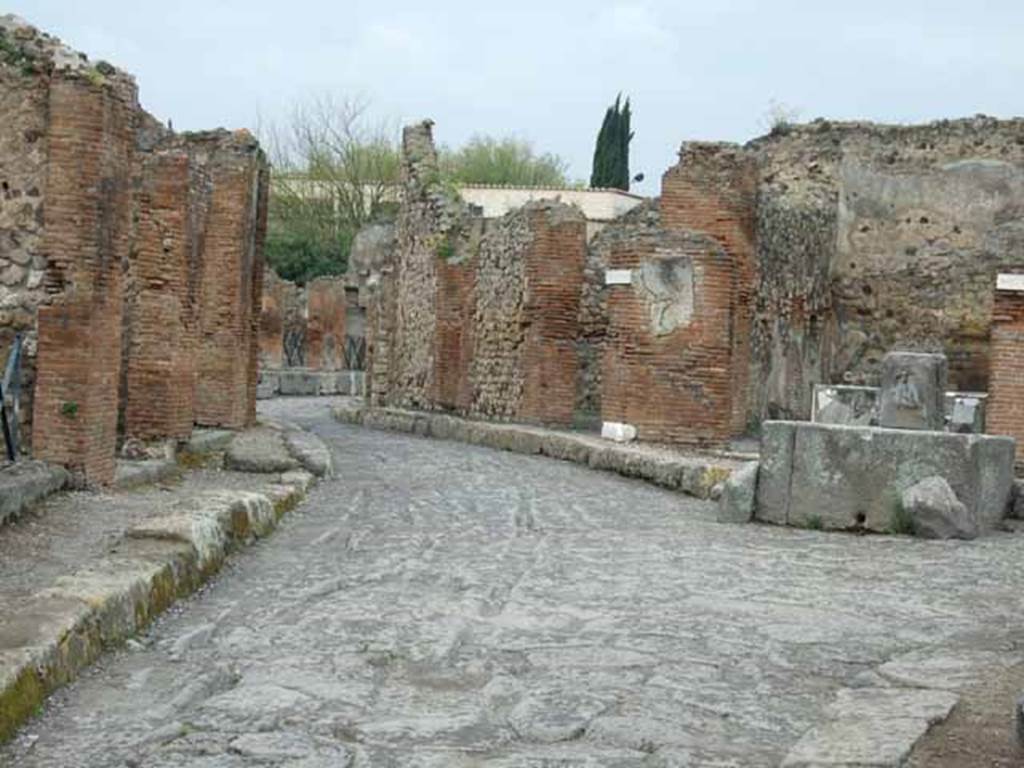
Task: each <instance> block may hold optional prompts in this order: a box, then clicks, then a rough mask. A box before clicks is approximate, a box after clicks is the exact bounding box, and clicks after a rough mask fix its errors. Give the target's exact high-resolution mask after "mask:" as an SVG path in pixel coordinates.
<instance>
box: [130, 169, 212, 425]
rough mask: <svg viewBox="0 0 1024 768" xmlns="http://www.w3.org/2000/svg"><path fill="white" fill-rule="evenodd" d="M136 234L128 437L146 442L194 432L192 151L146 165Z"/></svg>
mask: <svg viewBox="0 0 1024 768" xmlns="http://www.w3.org/2000/svg"><path fill="white" fill-rule="evenodd" d="M141 166H142V172H141V179H140V189H139V190H138V192H137V207H136V218H137V221H138V223H137V228H136V233H135V238H134V248H133V253H132V258H131V262H130V272H131V277H132V282H133V283H134V289H133V290H132V292H131V295H130V296H129V297H128V300H127V301H126V307H125V312H126V317H125V335H126V337H127V338H128V344H127V356H126V362H125V365H126V369H127V381H126V390H125V395H124V400H125V415H124V432H125V434H126V435H127V436H130V437H136V438H141V439H143V440H146V439H154V438H163V437H174V438H185V437H188V435H189V434H190V433H191V431H192V422H193V420H194V406H195V385H196V382H195V377H196V341H197V337H196V313H195V303H194V301H190V296H189V274H190V269H189V267H190V264H189V257H190V255H191V253H192V249H191V247H190V245H191V241H192V238H194V237H196V236H197V233H195V232H193V231H192V229H191V226H190V224H191V220H190V216H189V210H190V203H189V198H190V184H191V181H192V173H191V169H190V161H189V155H188V152H186V151H184V150H183V149H172V150H169V151H160V152H155V153H152V154H150V155H149V156H147V157H145V158H144V159H143V161H142V163H141Z"/></svg>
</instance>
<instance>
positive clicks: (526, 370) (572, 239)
mask: <svg viewBox="0 0 1024 768" xmlns="http://www.w3.org/2000/svg"><path fill="white" fill-rule="evenodd" d="M527 211H528V213H527V215H528V216H529V224H530V232H531V234H532V239H531V241H530V246H529V248H528V249H527V251H526V254H525V261H526V264H525V284H524V286H523V291H524V297H523V309H522V322H523V323H524V324H525V326H526V335H525V338H524V340H523V350H522V359H521V361H520V363H519V364H520V366H521V367H522V370H523V393H522V401H521V402H520V403H519V407H518V411H517V414H516V417H517V418H518V419H520V420H522V421H531V422H538V423H542V424H560V425H568V424H571V423H572V420H573V413H574V411H575V407H576V386H577V368H578V366H579V361H578V355H577V350H576V340H577V338H578V337H579V332H580V322H579V320H580V296H581V293H582V289H583V263H584V260H585V258H586V249H587V232H586V221H585V220H584V218H583V216H582V215H581V214H580V213H579V212H578V211H576V210H575V209H572V208H569V207H567V206H563V205H547V206H543V207H532V206H531V207H530V208H528V209H527Z"/></svg>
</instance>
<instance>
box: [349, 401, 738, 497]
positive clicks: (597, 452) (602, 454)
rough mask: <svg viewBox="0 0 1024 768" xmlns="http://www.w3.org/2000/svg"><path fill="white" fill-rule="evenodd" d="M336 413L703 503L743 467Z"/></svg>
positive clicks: (443, 418) (456, 425)
mask: <svg viewBox="0 0 1024 768" xmlns="http://www.w3.org/2000/svg"><path fill="white" fill-rule="evenodd" d="M332 413H333V415H334V418H335V419H336V420H337V421H339V422H342V423H345V424H352V425H355V426H363V427H367V428H370V429H378V430H384V431H389V432H405V433H408V434H416V435H420V436H423V437H431V438H435V439H439V440H452V441H455V442H461V443H469V444H471V445H479V446H483V447H485V448H493V449H496V450H502V451H510V452H513V453H522V454H526V455H541V456H547V457H549V458H552V459H559V460H562V461H571V462H573V463H574V464H582V465H584V466H588V467H590V468H591V469H596V470H604V471H607V472H615V473H617V474H620V475H623V476H624V477H633V478H637V479H639V480H643V481H645V482H648V483H651V484H653V485H657V486H660V487H662V488H667V489H669V490H673V491H682V492H683V493H686V494H688V495H690V496H696V497H697V498H700V499H708V498H710V497H711V492H712V488H714V487H715V485H717V484H718V483H721V482H724V481H725V480H726V479H728V477H729V475H730V474H731V473H732V472H733V470H735V469H736V468H737V467H740V466H742V465H743V464H744V463H745V462H741V461H737V460H733V459H728V460H720V459H713V458H708V459H703V458H700V457H694V456H673V455H670V454H659V453H657V452H652V451H648V450H645V449H644V448H643V447H641V446H637V445H636V444H632V445H622V444H618V443H609V442H608V441H606V440H602V439H600V438H598V437H597V436H595V435H583V434H576V433H572V432H562V431H557V430H551V429H544V428H541V427H533V426H527V425H522V424H507V423H500V424H497V423H491V422H485V421H473V420H470V419H464V418H461V417H458V416H453V415H451V414H448V413H431V412H428V411H404V410H400V409H397V408H376V407H367V406H364V405H357V404H352V403H345V404H342V405H338V406H335V407H334V408H333V409H332Z"/></svg>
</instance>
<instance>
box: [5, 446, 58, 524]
mask: <svg viewBox="0 0 1024 768" xmlns="http://www.w3.org/2000/svg"><path fill="white" fill-rule="evenodd" d="M70 479H71V475H70V474H69V473H68V471H67V470H66V469H64V468H63V467H59V466H57V465H55V464H47V463H46V462H43V461H31V460H30V461H20V462H18V463H16V464H13V465H11V466H9V467H6V468H4V469H3V471H0V524H2V523H4V522H5V521H6V520H7V519H8V518H11V517H16V516H18V515H20V514H21V513H22V512H24V511H25V510H26V509H28V508H29V507H31V506H32V505H33V504H35V503H36V502H38V501H41V500H42V499H44V498H46V497H47V496H49V495H50V494H51V493H56V492H57V491H60V490H62V489H63V488H64V487H66V486H67V484H68V482H69V480H70Z"/></svg>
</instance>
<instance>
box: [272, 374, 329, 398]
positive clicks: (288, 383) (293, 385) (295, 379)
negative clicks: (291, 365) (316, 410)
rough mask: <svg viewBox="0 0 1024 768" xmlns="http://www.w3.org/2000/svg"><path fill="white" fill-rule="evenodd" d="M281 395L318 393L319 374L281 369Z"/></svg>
mask: <svg viewBox="0 0 1024 768" xmlns="http://www.w3.org/2000/svg"><path fill="white" fill-rule="evenodd" d="M280 391H281V394H282V395H319V394H320V376H319V374H316V373H312V372H310V371H281V385H280Z"/></svg>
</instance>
